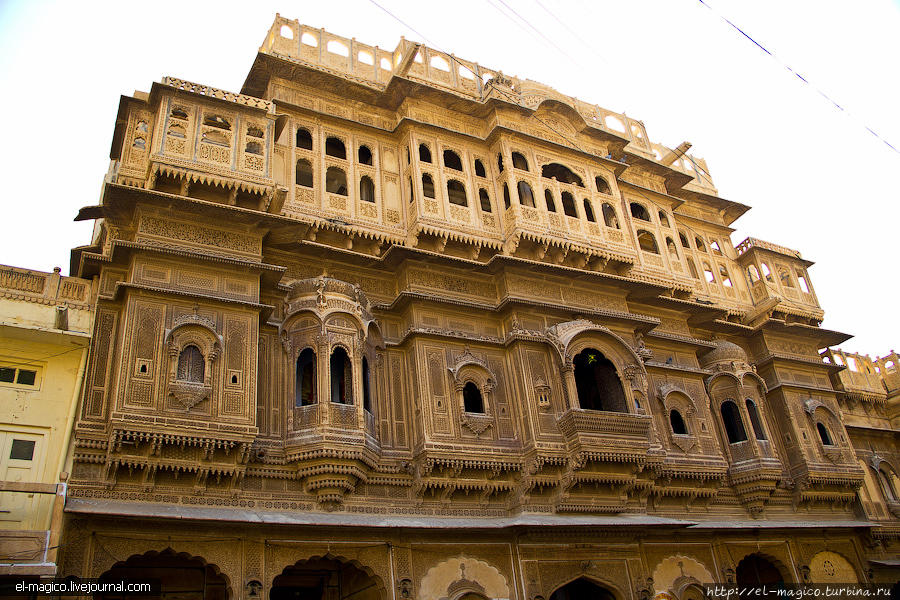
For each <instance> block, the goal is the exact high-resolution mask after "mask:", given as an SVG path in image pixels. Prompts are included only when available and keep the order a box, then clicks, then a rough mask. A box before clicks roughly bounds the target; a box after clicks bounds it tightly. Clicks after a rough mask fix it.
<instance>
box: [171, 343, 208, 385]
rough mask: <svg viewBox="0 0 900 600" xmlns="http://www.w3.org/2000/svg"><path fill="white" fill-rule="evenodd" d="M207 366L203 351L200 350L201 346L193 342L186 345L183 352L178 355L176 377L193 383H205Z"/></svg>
mask: <svg viewBox="0 0 900 600" xmlns="http://www.w3.org/2000/svg"><path fill="white" fill-rule="evenodd" d="M205 367H206V365H205V364H204V362H203V353H201V352H200V348H198V347H197V346H194V345H193V344H191V345H189V346H185V347H184V350H182V351H181V354H179V355H178V374H177V376H176V379H177V380H179V381H190V382H192V383H203V376H204V369H205Z"/></svg>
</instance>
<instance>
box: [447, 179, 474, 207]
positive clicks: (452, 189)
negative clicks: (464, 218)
mask: <svg viewBox="0 0 900 600" xmlns="http://www.w3.org/2000/svg"><path fill="white" fill-rule="evenodd" d="M447 199H448V200H450V204H456V205H457V206H468V205H469V201H468V200H466V188H465V186H463V184H462V183H460V182H459V181H457V180H455V179H451V180H450V181H448V182H447Z"/></svg>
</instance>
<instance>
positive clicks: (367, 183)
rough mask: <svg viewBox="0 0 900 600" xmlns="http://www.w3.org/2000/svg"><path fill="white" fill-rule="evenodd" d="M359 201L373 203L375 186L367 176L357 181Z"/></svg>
mask: <svg viewBox="0 0 900 600" xmlns="http://www.w3.org/2000/svg"><path fill="white" fill-rule="evenodd" d="M359 199H360V200H362V201H363V202H375V184H374V183H372V179H371V178H370V177H369V176H368V175H363V176H362V179H360V180H359Z"/></svg>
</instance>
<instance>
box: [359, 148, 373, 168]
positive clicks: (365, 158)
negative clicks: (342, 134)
mask: <svg viewBox="0 0 900 600" xmlns="http://www.w3.org/2000/svg"><path fill="white" fill-rule="evenodd" d="M356 154H357V156H356V158H357V160H358V161H359V163H360V164H363V165H370V166H371V165H372V151H371V150H369V147H368V146H360V147H359V151H358V152H357V153H356Z"/></svg>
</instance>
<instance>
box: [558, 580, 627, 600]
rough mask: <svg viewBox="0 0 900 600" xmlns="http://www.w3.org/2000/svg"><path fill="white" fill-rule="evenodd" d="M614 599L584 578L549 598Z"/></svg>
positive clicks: (568, 584)
mask: <svg viewBox="0 0 900 600" xmlns="http://www.w3.org/2000/svg"><path fill="white" fill-rule="evenodd" d="M615 598H616V597H615V596H614V595H613V593H612V592H610V591H609V590H608V589H606V588H605V587H602V586H600V585H597V584H596V583H594V582H593V581H591V580H590V579H586V578H584V577H579V578H578V579H576V580H574V581H570V582H569V583H567V584H566V585H564V586H562V587H561V588H559V589H557V590H556V591H555V592H553V594H551V596H550V600H615Z"/></svg>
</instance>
